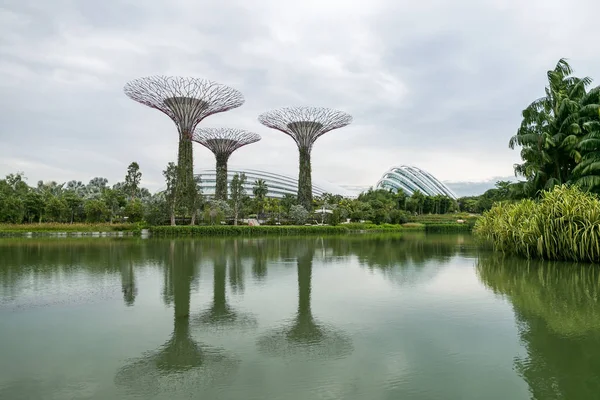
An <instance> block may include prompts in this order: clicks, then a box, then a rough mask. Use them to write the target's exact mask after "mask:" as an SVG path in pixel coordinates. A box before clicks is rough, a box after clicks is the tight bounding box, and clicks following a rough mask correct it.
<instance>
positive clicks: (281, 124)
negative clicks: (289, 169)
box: [258, 107, 352, 149]
mask: <svg viewBox="0 0 600 400" xmlns="http://www.w3.org/2000/svg"><path fill="white" fill-rule="evenodd" d="M258 121H259V122H260V123H261V124H263V125H265V126H268V127H269V128H273V129H277V130H278V131H281V132H283V133H285V134H286V135H289V136H290V137H291V138H292V139H294V141H295V142H296V144H297V145H298V147H300V148H305V149H310V148H311V147H312V144H313V143H314V142H315V140H317V139H318V138H319V137H321V136H322V135H324V134H325V133H327V132H329V131H332V130H334V129H338V128H342V127H344V126H346V125H349V124H350V123H351V122H352V116H351V115H349V114H347V113H345V112H343V111H337V110H332V109H330V108H321V107H284V108H280V109H277V110H272V111H267V112H265V113H263V114H261V115H260V116H259V117H258Z"/></svg>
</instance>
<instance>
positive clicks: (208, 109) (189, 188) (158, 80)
mask: <svg viewBox="0 0 600 400" xmlns="http://www.w3.org/2000/svg"><path fill="white" fill-rule="evenodd" d="M124 91H125V94H126V95H127V96H128V97H129V98H131V99H132V100H134V101H137V102H138V103H141V104H144V105H146V106H148V107H151V108H154V109H157V110H160V111H161V112H163V113H165V114H166V115H168V116H169V118H171V120H172V121H173V122H174V123H175V125H176V126H177V130H178V132H179V154H178V162H177V182H176V188H175V199H176V205H177V206H181V207H182V208H183V209H184V210H186V211H187V213H188V215H191V217H192V224H193V223H194V222H195V213H196V203H197V199H198V190H197V188H196V182H195V180H194V159H193V148H192V136H193V134H194V130H195V129H196V126H197V125H198V124H199V123H200V122H201V121H202V120H204V118H206V117H208V116H210V115H213V114H216V113H221V112H225V111H228V110H231V109H233V108H236V107H239V106H241V105H242V104H244V97H243V96H242V94H241V93H240V92H239V91H237V90H235V89H232V88H230V87H228V86H225V85H221V84H218V83H216V82H212V81H209V80H206V79H195V78H185V77H172V76H148V77H144V78H139V79H134V80H133V81H130V82H128V83H127V84H126V85H125V87H124ZM176 208H179V207H176ZM173 220H174V218H173V216H171V222H172V223H173Z"/></svg>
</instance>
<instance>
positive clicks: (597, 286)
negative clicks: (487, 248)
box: [477, 255, 600, 400]
mask: <svg viewBox="0 0 600 400" xmlns="http://www.w3.org/2000/svg"><path fill="white" fill-rule="evenodd" d="M477 273H478V275H479V277H480V279H481V281H482V282H483V283H484V284H485V285H486V286H488V287H490V288H491V289H492V290H493V291H494V292H495V293H498V294H502V295H504V296H506V297H507V298H508V299H509V300H510V301H511V303H512V305H513V308H514V310H515V315H516V318H517V321H518V328H519V334H520V337H521V340H522V342H523V344H524V346H525V348H526V349H527V355H526V356H525V357H520V358H518V359H517V360H516V361H515V367H516V369H517V371H518V372H519V374H520V375H521V376H522V377H523V379H525V381H526V382H527V383H528V384H529V390H530V392H531V394H532V398H534V399H544V400H545V399H595V398H598V397H599V396H600V298H599V296H600V270H599V269H598V267H597V266H596V265H577V264H570V263H563V262H540V261H529V260H523V259H516V258H502V257H501V256H498V255H483V256H481V257H480V259H479V260H478V262H477Z"/></svg>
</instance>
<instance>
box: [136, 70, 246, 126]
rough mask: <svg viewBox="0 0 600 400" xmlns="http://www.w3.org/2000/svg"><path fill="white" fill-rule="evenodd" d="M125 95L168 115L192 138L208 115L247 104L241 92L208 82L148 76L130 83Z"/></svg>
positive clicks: (194, 79) (177, 77) (205, 80)
mask: <svg viewBox="0 0 600 400" xmlns="http://www.w3.org/2000/svg"><path fill="white" fill-rule="evenodd" d="M124 91H125V94H126V95H127V96H128V97H129V98H131V99H132V100H135V101H137V102H138V103H142V104H145V105H147V106H148V107H152V108H155V109H157V110H160V111H162V112H163V113H165V114H167V115H168V116H169V118H171V119H172V120H173V122H175V124H176V125H177V127H178V128H179V131H180V133H186V134H187V135H191V134H192V132H193V130H194V129H195V128H196V125H198V123H199V122H200V121H202V120H203V119H204V118H206V117H208V116H209V115H212V114H216V113H220V112H224V111H228V110H231V109H233V108H236V107H239V106H241V105H242V104H244V96H243V95H242V93H241V92H239V91H238V90H236V89H233V88H231V87H229V86H226V85H222V84H220V83H216V82H213V81H210V80H207V79H197V78H186V77H180V76H162V75H157V76H148V77H143V78H138V79H134V80H132V81H130V82H128V83H127V84H126V85H125V88H124Z"/></svg>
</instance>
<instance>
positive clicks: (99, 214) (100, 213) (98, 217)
mask: <svg viewBox="0 0 600 400" xmlns="http://www.w3.org/2000/svg"><path fill="white" fill-rule="evenodd" d="M84 210H85V215H86V221H87V222H105V221H106V220H108V217H109V215H110V211H109V209H108V207H107V206H106V203H105V202H104V201H102V200H90V201H87V202H86V203H85V206H84Z"/></svg>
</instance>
